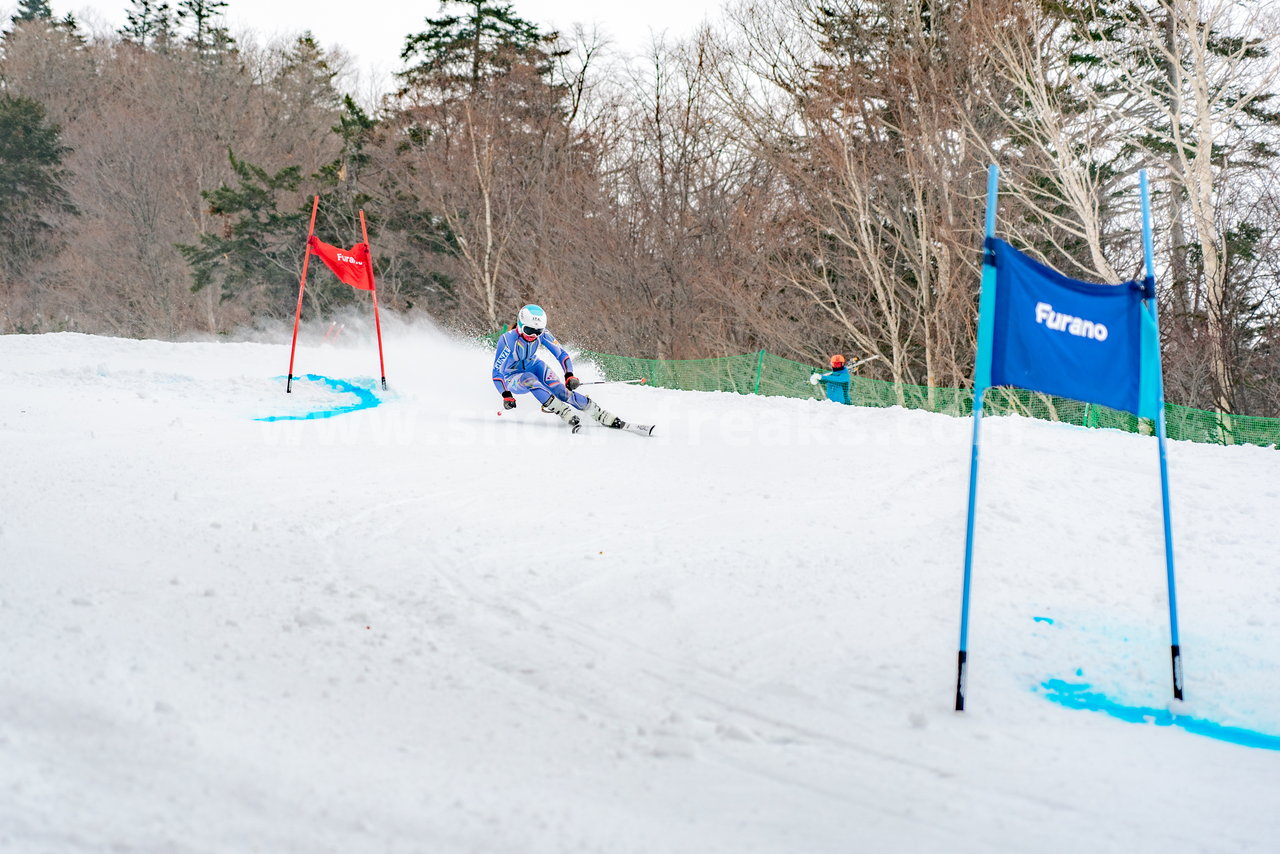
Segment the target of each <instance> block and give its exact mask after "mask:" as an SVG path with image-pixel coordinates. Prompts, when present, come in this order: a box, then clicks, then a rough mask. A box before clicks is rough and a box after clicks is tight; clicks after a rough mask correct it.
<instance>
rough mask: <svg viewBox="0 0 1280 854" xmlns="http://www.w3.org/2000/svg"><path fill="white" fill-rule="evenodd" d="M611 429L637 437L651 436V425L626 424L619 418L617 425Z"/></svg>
mask: <svg viewBox="0 0 1280 854" xmlns="http://www.w3.org/2000/svg"><path fill="white" fill-rule="evenodd" d="M613 429H615V430H625V431H627V432H628V433H635V434H636V435H637V436H652V435H653V425H652V424H628V423H627V422H626V421H623V420H622V419H621V418H619V419H618V421H617V423H616V424H614V425H613Z"/></svg>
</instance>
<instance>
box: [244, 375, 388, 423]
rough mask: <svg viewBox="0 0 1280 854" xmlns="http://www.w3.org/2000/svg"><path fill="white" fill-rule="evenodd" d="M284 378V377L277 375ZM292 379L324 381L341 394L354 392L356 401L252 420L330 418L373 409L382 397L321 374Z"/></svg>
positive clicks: (370, 382)
mask: <svg viewBox="0 0 1280 854" xmlns="http://www.w3.org/2000/svg"><path fill="white" fill-rule="evenodd" d="M277 379H284V377H277ZM294 380H295V381H297V380H310V381H311V382H318V383H324V384H325V385H327V386H328V387H329V388H331V389H333V390H334V391H337V392H341V393H343V394H354V395H355V396H356V402H355V403H351V404H347V405H346V406H332V407H329V408H328V409H315V410H312V411H311V412H304V413H303V414H301V415H268V416H265V417H263V418H255V419H253V420H254V421H311V420H313V419H316V418H332V417H333V416H335V415H346V414H347V413H348V412H358V411H360V410H361V409H373V408H374V407H375V406H377V405H378V404H380V403H382V399H381V398H379V397H378V396H377V395H376V394H374V393H373V391H372V389H371V388H363V387H361V386H358V385H356V384H355V383H350V382H347V381H346V380H335V379H333V378H331V377H325V376H321V375H320V374H305V375H303V376H300V377H294ZM369 385H370V386H372V385H373V381H372V380H369Z"/></svg>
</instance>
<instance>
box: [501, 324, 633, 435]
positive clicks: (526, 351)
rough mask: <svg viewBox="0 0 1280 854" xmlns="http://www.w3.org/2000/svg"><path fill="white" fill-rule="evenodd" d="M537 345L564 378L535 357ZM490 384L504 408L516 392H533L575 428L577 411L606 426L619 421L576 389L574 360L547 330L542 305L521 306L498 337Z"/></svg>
mask: <svg viewBox="0 0 1280 854" xmlns="http://www.w3.org/2000/svg"><path fill="white" fill-rule="evenodd" d="M539 347H546V348H547V352H549V353H550V354H551V355H552V356H554V357H555V359H556V361H557V362H559V363H560V369H561V370H562V371H564V381H563V382H562V381H561V380H560V378H559V377H557V376H556V374H555V371H554V370H553V369H552V367H551V366H550V365H548V364H547V363H546V362H544V361H543V360H542V359H540V358H538V348H539ZM493 385H494V388H496V389H497V390H498V393H499V394H501V395H502V406H503V408H505V409H515V408H516V397H515V396H516V395H517V394H532V395H533V397H534V399H535V400H537V401H538V403H539V404H541V406H542V409H543V410H544V411H545V412H553V413H555V414H556V415H559V416H560V418H561V419H562V420H563V421H564V422H565V423H566V424H568V425H569V426H570V427H572V428H573V429H574V432H577V430H578V427H579V426H581V424H582V420H581V419H580V418H579V417H578V412H580V411H581V412H586V414H587V415H589V416H591V417H592V418H594V419H595V420H596V421H598V422H600V423H601V424H603V425H604V426H606V427H617V426H620V425H621V424H622V422H621V421H620V420H619V419H618V417H617V416H616V415H614V414H613V413H611V412H607V411H605V410H604V409H601V408H600V407H599V406H598V405H597V404H596V403H595V401H593V400H592V399H591V398H589V397H587V396H586V395H585V394H580V393H579V392H577V391H576V390H575V389H577V388H578V385H579V382H578V378H577V377H575V376H574V375H573V360H572V359H571V358H569V354H568V353H567V352H566V351H565V349H564V348H563V347H561V346H560V342H559V341H557V340H556V337H555V336H554V335H552V334H551V333H550V332H548V331H547V313H546V312H545V311H543V310H542V307H541V306H536V305H526V306H525V307H524V308H522V309H520V311H519V312H518V313H517V314H516V322H515V325H513V326H512V327H511V328H510V329H508V330H507V331H506V332H504V333H503V334H502V335H501V336H500V337H499V338H498V346H497V349H496V350H495V351H494V356H493Z"/></svg>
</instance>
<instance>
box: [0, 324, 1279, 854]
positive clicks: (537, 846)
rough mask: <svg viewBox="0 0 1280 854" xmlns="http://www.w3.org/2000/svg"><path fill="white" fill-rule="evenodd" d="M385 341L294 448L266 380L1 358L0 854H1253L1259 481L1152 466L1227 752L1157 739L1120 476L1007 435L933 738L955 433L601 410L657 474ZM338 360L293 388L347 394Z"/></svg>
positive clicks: (527, 405)
mask: <svg viewBox="0 0 1280 854" xmlns="http://www.w3.org/2000/svg"><path fill="white" fill-rule="evenodd" d="M384 332H385V335H386V340H387V354H386V356H387V366H388V378H389V381H390V385H391V391H390V392H387V393H382V392H378V393H377V394H376V395H375V397H376V402H377V403H378V404H379V405H377V406H374V407H371V408H363V409H357V410H355V411H350V412H347V413H346V414H340V415H337V416H335V417H329V418H306V417H305V416H307V415H308V414H312V415H314V414H317V413H322V412H325V411H326V410H331V409H333V408H337V407H351V406H355V405H358V404H360V399H359V398H358V397H357V396H356V395H354V394H351V393H347V392H343V391H342V390H341V388H342V386H341V385H340V384H339V385H337V386H335V385H331V384H328V383H326V382H325V381H322V380H315V381H303V382H300V383H298V385H297V387H296V390H295V394H292V395H288V396H286V395H285V394H284V393H283V380H282V379H281V378H280V377H281V375H282V374H283V373H284V369H285V366H286V364H287V355H288V348H287V345H281V344H279V343H273V344H253V343H186V344H174V343H161V342H156V341H127V340H117V339H108V338H96V337H87V336H80V335H70V334H61V335H44V336H8V337H4V338H0V461H2V462H0V465H2V466H3V477H0V514H2V515H0V851H3V852H22V854H28V852H32V853H33V854H34V852H49V854H63V852H102V851H129V852H228V853H229V854H230V853H231V852H237V853H238V852H250V851H253V852H330V851H332V852H432V853H433V854H434V852H608V854H623V853H624V852H645V854H648V852H735V854H747V852H853V851H876V852H885V851H943V850H946V851H948V852H993V851H1009V852H1024V851H1037V852H1068V851H1071V852H1077V851H1118V852H1119V851H1123V852H1157V851H1158V852H1169V851H1176V852H1190V851H1206V852H1235V851H1258V852H1263V851H1274V850H1276V847H1277V845H1278V844H1280V843H1277V839H1278V838H1280V809H1278V808H1277V804H1278V803H1280V800H1278V798H1280V795H1277V792H1278V791H1280V788H1278V786H1280V750H1277V749H1269V748H1272V747H1280V740H1272V741H1268V740H1267V739H1266V736H1280V584H1278V583H1277V581H1278V580H1280V575H1278V572H1277V558H1276V555H1277V554H1278V553H1280V524H1277V520H1278V519H1280V454H1277V453H1276V451H1275V450H1268V449H1260V448H1252V447H1236V448H1219V447H1209V446H1199V445H1191V444H1184V443H1173V444H1172V445H1171V446H1170V472H1171V478H1172V482H1173V507H1174V514H1175V542H1176V554H1177V559H1178V573H1179V576H1178V580H1179V588H1178V594H1179V605H1180V618H1181V629H1182V643H1183V653H1184V661H1185V667H1186V685H1187V702H1186V703H1185V704H1184V706H1183V707H1181V708H1178V709H1175V710H1174V711H1175V712H1176V713H1177V714H1178V715H1180V716H1181V717H1179V718H1178V719H1177V720H1178V722H1179V723H1185V722H1188V721H1190V722H1193V723H1194V722H1195V721H1199V722H1201V724H1203V725H1204V726H1208V727H1210V728H1212V727H1213V726H1214V725H1219V726H1223V727H1233V728H1236V729H1237V730H1240V731H1248V732H1251V733H1255V734H1262V735H1261V738H1262V741H1261V746H1255V747H1249V746H1243V745H1241V744H1238V743H1232V741H1231V740H1222V739H1219V738H1211V737H1206V736H1205V735H1201V734H1197V733H1195V732H1192V731H1189V730H1188V729H1187V728H1185V727H1183V726H1164V725H1157V724H1158V723H1168V722H1169V713H1168V711H1167V707H1168V705H1169V702H1168V698H1169V697H1170V693H1171V692H1170V687H1169V681H1170V677H1169V664H1168V655H1169V651H1168V643H1169V634H1168V631H1169V629H1168V614H1167V605H1166V597H1165V581H1164V566H1163V562H1162V557H1161V551H1160V514H1159V492H1158V481H1157V479H1156V478H1157V469H1156V452H1155V443H1154V441H1153V440H1151V439H1148V438H1142V437H1137V436H1131V435H1125V434H1120V433H1115V432H1110V431H1099V430H1093V431H1086V430H1081V429H1077V428H1072V427H1065V426H1060V425H1053V424H1046V423H1040V422H1035V421H1029V420H1023V419H1017V418H1002V419H990V420H989V421H987V422H986V423H985V425H984V457H983V481H982V490H981V492H980V495H979V506H980V510H979V523H980V524H979V538H978V541H977V551H976V557H975V574H974V589H973V606H972V624H971V630H970V643H969V649H970V661H971V672H970V687H969V710H968V711H967V712H965V713H964V714H962V715H961V714H956V713H955V712H953V711H951V704H952V699H953V692H954V667H955V654H956V643H957V635H958V624H959V604H960V602H959V598H960V585H961V558H962V551H963V538H964V502H965V494H966V486H967V475H968V452H969V439H970V423H969V422H968V421H965V420H961V419H952V418H947V417H944V416H935V415H929V414H924V413H919V412H906V411H901V410H867V409H857V408H850V407H841V406H837V405H834V404H828V403H825V402H821V403H820V402H816V401H800V400H787V399H778V398H759V397H749V396H735V395H727V394H704V393H694V392H678V391H668V390H660V389H651V388H641V387H635V386H599V387H593V390H594V393H595V394H597V396H598V399H599V400H600V402H601V403H603V404H604V405H605V406H606V407H607V408H610V409H613V410H615V411H616V412H618V413H619V414H620V415H622V417H624V418H628V419H634V420H639V421H652V422H654V423H656V424H658V425H659V428H658V433H657V435H656V436H655V437H654V438H652V439H644V438H640V437H636V436H631V435H626V434H621V433H617V432H614V431H607V430H604V429H603V428H599V427H597V426H596V425H588V427H586V428H584V430H583V432H582V433H581V434H579V435H576V436H575V435H571V434H570V433H569V432H568V430H567V429H566V428H565V427H564V426H563V425H562V424H561V423H560V422H559V420H558V419H556V418H554V417H552V416H548V415H544V414H542V413H540V412H539V411H538V409H537V407H536V406H535V405H533V404H532V401H530V400H529V399H528V398H527V397H522V398H521V402H520V407H519V408H518V409H517V410H515V411H514V412H512V413H505V414H502V415H498V414H497V410H498V407H497V402H498V401H497V395H496V394H495V393H494V392H493V389H492V387H491V385H490V383H489V381H488V373H487V371H488V363H489V360H490V354H489V353H487V352H486V351H484V350H483V349H479V348H477V347H476V346H474V345H470V344H468V343H465V342H460V341H456V340H452V339H450V338H448V337H447V336H445V335H443V334H442V333H439V332H435V331H432V330H430V329H426V328H423V327H421V326H417V327H411V326H404V325H400V324H397V323H394V322H393V323H391V324H390V325H389V326H388V328H386V329H385V330H384ZM346 337H347V338H349V339H354V340H350V341H345V342H343V343H340V344H336V345H335V344H323V343H321V342H320V341H319V337H318V335H316V336H312V337H311V338H308V339H306V340H304V342H303V343H302V345H301V347H300V350H299V355H298V368H297V370H298V371H299V372H300V373H314V374H316V375H320V376H324V377H328V378H331V379H333V380H343V381H351V382H356V383H358V384H362V385H363V386H364V387H365V388H371V387H372V385H373V380H372V379H370V377H371V376H372V375H373V373H374V369H375V368H376V366H377V361H376V355H375V353H374V351H373V348H372V344H371V342H370V341H369V340H368V339H367V337H366V336H364V335H362V334H357V333H349V334H348V336H346ZM581 373H583V374H587V373H589V370H587V369H584V370H583V371H582V372H581ZM273 416H274V417H278V416H289V417H291V418H293V419H296V420H277V421H263V420H257V419H261V418H266V417H273ZM1053 680H1061V682H1054V681H1053ZM1085 684H1088V685H1089V686H1090V687H1089V688H1088V689H1084V688H1082V687H1079V686H1082V685H1085ZM1063 692H1066V693H1065V695H1064V693H1063ZM1099 695H1105V699H1099ZM1054 696H1057V697H1059V698H1060V699H1062V698H1063V697H1064V696H1065V698H1066V699H1067V700H1068V701H1070V700H1071V698H1072V697H1074V698H1075V699H1076V700H1080V698H1081V697H1083V698H1084V701H1083V704H1084V705H1094V706H1098V705H1103V706H1105V705H1107V704H1112V705H1113V706H1115V707H1118V709H1117V708H1113V712H1115V713H1114V714H1107V713H1104V712H1098V711H1087V710H1080V709H1075V708H1068V707H1066V706H1064V705H1063V704H1062V703H1060V702H1053V701H1051V698H1052V697H1054ZM1077 704H1079V703H1077ZM1143 707H1151V709H1150V710H1149V711H1148V712H1147V713H1146V714H1148V715H1149V717H1148V719H1147V720H1146V721H1145V722H1144V721H1143V714H1144V713H1143V712H1141V711H1139V712H1137V713H1136V717H1137V718H1138V720H1139V722H1137V723H1134V722H1128V721H1125V720H1123V719H1122V717H1118V716H1117V715H1121V716H1123V715H1124V714H1125V709H1132V708H1138V709H1139V710H1141V709H1142V708H1143ZM1134 716H1135V714H1132V713H1131V714H1130V717H1134ZM1161 716H1163V718H1162V717H1161ZM1194 728H1195V727H1193V729H1194ZM1202 728H1203V727H1202ZM1239 735H1240V732H1235V731H1229V732H1228V736H1229V738H1231V737H1238V736H1239ZM1237 740H1240V739H1238V738H1237ZM1245 740H1247V739H1245Z"/></svg>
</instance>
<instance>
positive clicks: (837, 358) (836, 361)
mask: <svg viewBox="0 0 1280 854" xmlns="http://www.w3.org/2000/svg"><path fill="white" fill-rule="evenodd" d="M843 367H844V356H841V355H840V354H839V353H836V354H835V355H834V356H832V357H831V370H833V371H838V370H840V369H841V368H843Z"/></svg>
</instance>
